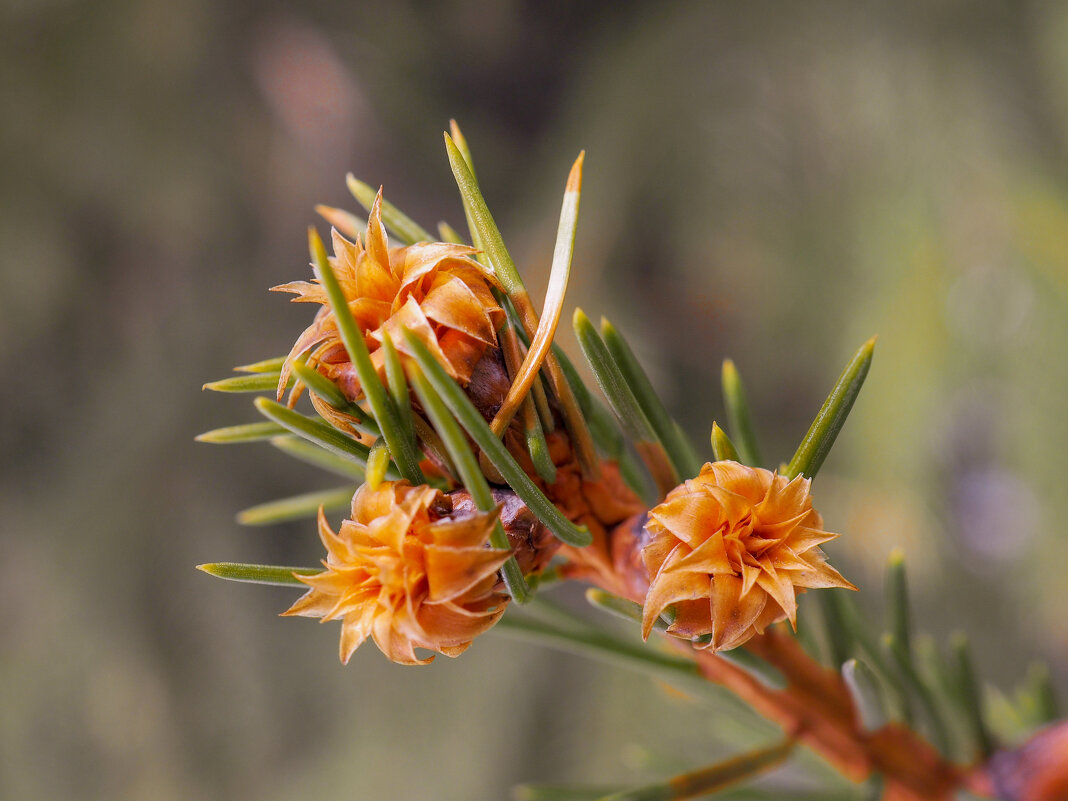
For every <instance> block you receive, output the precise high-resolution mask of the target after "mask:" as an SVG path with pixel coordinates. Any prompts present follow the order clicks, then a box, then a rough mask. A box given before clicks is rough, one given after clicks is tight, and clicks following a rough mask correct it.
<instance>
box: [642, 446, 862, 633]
mask: <svg viewBox="0 0 1068 801" xmlns="http://www.w3.org/2000/svg"><path fill="white" fill-rule="evenodd" d="M810 483H811V482H810V480H809V479H807V478H804V477H801V476H798V477H797V478H795V479H794V480H793V481H788V480H787V479H786V478H784V477H783V476H780V475H777V474H775V473H772V472H770V471H768V470H764V469H761V468H758V467H746V466H745V465H741V464H738V463H737V462H715V463H714V464H706V465H705V466H704V467H703V468H702V469H701V473H700V475H698V476H697V478H694V479H691V480H689V481H686V482H684V483H683V484H681V485H680V486H678V487H676V488H675V489H674V490H672V491H671V492H670V493H668V496H667V498H665V499H664V502H663V503H661V504H660V505H659V506H657V507H655V508H653V509H652V510H651V511H650V512H649V522H648V523H647V530H648V532H649V533H650V534H651V538H650V540H649V542H648V543H647V544H646V545H645V548H644V549H643V550H642V558H643V560H644V561H645V565H646V568H647V569H648V571H649V577H650V584H649V592H648V595H647V596H646V599H645V607H644V613H643V619H642V633H643V635H644V636H646V637H648V636H649V632H650V631H651V630H652V627H653V623H654V622H655V621H656V619H657V618H658V617H659V616H660V614H661V613H662V612H663V611H664V610H665V609H667V608H668V607H669V606H674V608H675V613H676V615H675V622H674V623H673V625H672V626H671V627H670V628H669V629H668V632H669V633H672V634H675V635H677V636H680V637H686V638H690V639H693V638H702V640H699V642H702V641H703V640H707V644H706V647H709V648H711V649H712V650H714V651H719V650H728V649H730V648H735V647H737V646H739V645H741V644H742V643H744V642H745V641H746V640H748V639H749V638H751V637H753V636H754V635H756V634H762V633H763V632H764V629H765V628H766V627H767V626H769V625H771V624H772V623H775V622H777V621H780V620H783V619H784V618H788V619H789V620H790V622H791V623H794V622H795V621H796V615H797V600H796V593H797V592H798V591H802V592H803V591H804V590H805V589H814V588H822V587H848V588H849V589H856V587H854V586H853V585H852V584H850V583H849V582H848V581H846V580H845V579H844V578H842V576H841V575H840V574H839V573H838V571H837V570H835V569H834V568H832V567H831V566H830V565H828V564H827V563H826V561H825V556H824V554H823V551H822V550H820V548H819V546H820V545H821V544H823V543H825V542H827V541H829V540H832V539H834V538H835V537H837V536H838V535H837V534H832V533H830V532H827V531H824V530H823V519H822V518H821V517H820V515H819V513H818V512H816V510H815V509H813V508H812V497H811V495H810V494H809V485H810Z"/></svg>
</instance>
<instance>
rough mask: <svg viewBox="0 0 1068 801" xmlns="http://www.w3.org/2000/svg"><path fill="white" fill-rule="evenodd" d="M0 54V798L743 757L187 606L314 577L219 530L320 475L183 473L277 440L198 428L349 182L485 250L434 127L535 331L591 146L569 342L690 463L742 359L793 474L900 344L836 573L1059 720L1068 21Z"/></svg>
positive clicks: (368, 17)
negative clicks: (627, 368) (501, 240)
mask: <svg viewBox="0 0 1068 801" xmlns="http://www.w3.org/2000/svg"><path fill="white" fill-rule="evenodd" d="M0 42H2V43H3V46H2V47H0V88H2V92H0V120H2V123H0V165H2V168H3V169H2V175H3V180H2V183H0V232H2V234H0V240H2V242H3V270H2V273H0V277H2V286H3V292H2V293H0V364H2V366H3V373H4V376H5V380H4V381H3V382H2V383H0V398H2V408H3V418H2V419H3V423H2V427H0V447H2V452H3V454H4V459H3V466H2V468H0V469H2V470H3V481H2V484H0V508H2V517H0V520H2V537H0V607H2V609H3V613H2V614H0V796H3V797H5V798H27V799H29V798H60V797H75V798H80V799H143V798H152V799H171V798H174V799H188V798H209V797H216V798H256V799H289V798H295V797H313V796H314V795H315V794H318V793H330V794H332V795H335V796H337V797H345V798H390V799H424V798H435V799H472V798H486V799H500V798H504V797H506V796H507V792H508V788H509V787H510V786H511V785H513V784H514V783H516V782H521V781H531V780H539V781H554V782H563V781H588V782H614V781H617V780H631V779H635V778H637V777H638V776H640V775H642V774H643V773H644V771H646V769H652V771H653V772H654V773H655V772H657V771H658V770H671V769H672V768H673V767H674V766H675V763H676V762H677V763H678V764H679V765H685V764H690V763H691V762H693V761H701V760H707V759H710V758H711V757H712V756H714V755H715V754H717V753H720V752H722V751H723V750H724V749H729V748H730V747H731V745H732V741H733V739H734V738H735V737H742V736H743V735H741V734H737V733H736V732H735V728H734V724H733V723H732V722H731V720H730V719H729V717H730V716H729V715H726V714H724V713H722V712H717V711H714V710H709V709H707V708H703V707H699V706H697V707H695V706H694V705H693V704H690V703H688V702H681V703H680V702H679V701H678V700H677V699H675V698H674V697H672V696H670V695H668V694H665V693H663V692H662V691H660V690H659V689H656V688H655V687H652V686H651V685H649V684H648V683H647V682H646V681H645V680H644V679H642V678H639V677H635V676H631V675H629V674H625V673H622V672H620V671H617V670H613V669H611V668H607V667H602V666H600V665H596V664H592V663H589V662H586V661H583V660H580V659H576V658H572V657H567V656H561V655H558V654H555V653H550V652H546V651H542V650H539V649H537V648H534V647H531V646H527V645H520V644H518V643H514V642H511V641H508V640H504V639H500V638H498V637H496V636H493V635H490V636H487V637H484V638H482V639H480V640H479V641H478V642H477V643H476V644H475V646H474V647H473V648H472V649H471V650H470V651H469V652H468V653H467V654H465V655H464V656H463V658H461V659H459V660H456V661H452V660H447V659H444V658H439V659H438V660H437V661H436V662H435V663H434V665H433V666H431V667H429V668H423V669H415V668H402V667H397V666H393V665H391V664H389V663H388V662H386V661H385V659H384V658H383V657H382V656H381V655H380V654H379V653H378V652H377V651H376V650H375V649H374V648H373V647H371V646H368V647H366V648H364V649H361V651H360V652H359V653H358V654H357V655H356V657H354V659H353V661H352V663H351V664H350V665H349V666H348V667H342V666H340V665H339V664H338V662H337V656H336V650H337V648H336V638H337V628H336V625H327V626H322V627H319V626H316V625H313V624H312V623H311V622H309V621H306V620H293V619H280V618H278V617H276V614H277V613H278V612H280V611H281V610H282V609H284V608H285V607H286V606H287V605H288V603H289V602H290V601H291V600H292V597H293V594H292V592H290V591H287V590H283V589H271V588H255V587H241V586H239V585H235V584H231V583H225V582H220V581H216V580H213V579H210V578H209V577H207V576H205V575H203V574H201V573H198V572H196V571H194V570H193V565H195V564H197V563H200V562H204V561H213V560H228V559H229V560H238V561H252V562H257V561H264V562H277V563H282V564H286V563H306V564H314V562H315V560H317V559H318V558H319V545H318V542H317V540H316V537H315V533H314V530H313V526H312V525H311V524H303V525H298V524H293V525H287V526H281V527H278V528H275V529H270V530H263V529H242V528H240V527H239V526H237V525H236V524H235V523H234V522H233V514H234V512H235V511H236V510H238V509H241V508H244V507H246V506H249V505H251V504H254V503H257V502H259V501H263V500H267V499H269V498H272V497H277V496H281V495H287V494H292V493H295V492H299V491H304V490H308V489H314V488H317V487H321V486H331V481H332V479H329V478H326V479H324V478H321V477H320V476H319V475H317V474H316V473H315V472H314V471H312V470H311V469H310V468H303V467H300V466H298V465H295V464H294V463H292V462H289V461H288V460H286V459H285V458H284V457H282V456H281V454H278V453H275V452H273V451H271V449H269V448H266V447H265V446H247V447H246V448H232V449H226V448H215V447H212V446H206V445H198V444H196V443H194V442H193V440H192V438H193V436H194V435H195V434H196V433H198V432H200V431H202V430H205V429H208V428H212V427H215V426H219V425H225V424H228V423H235V422H244V421H250V420H252V419H253V418H254V416H255V415H254V412H253V410H252V409H251V407H250V406H249V405H248V404H247V399H246V398H235V397H233V396H218V395H211V394H207V393H201V392H200V391H199V387H200V385H201V384H202V383H204V382H205V381H208V380H212V379H215V378H219V377H222V376H224V375H226V374H227V373H228V371H229V369H230V367H231V366H232V365H234V364H240V363H244V362H248V361H253V360H256V359H259V358H263V357H267V356H272V355H276V354H279V353H282V352H284V351H286V350H287V349H288V346H289V343H290V342H291V340H292V339H293V338H294V336H295V335H296V333H297V332H299V331H300V330H301V329H302V328H303V327H304V325H305V324H306V323H307V320H308V317H309V312H308V310H307V308H304V307H299V306H291V305H289V304H288V303H286V302H285V299H284V298H282V297H280V296H278V295H271V294H269V293H267V292H266V289H267V287H269V286H272V285H274V284H278V283H282V282H284V281H288V280H293V279H296V278H304V277H306V276H308V275H309V269H308V267H307V259H306V252H305V234H304V230H305V226H306V225H307V224H308V223H310V222H313V221H314V218H313V213H312V206H313V204H314V203H317V202H325V203H329V204H332V205H343V206H346V207H349V208H355V206H356V204H355V203H354V202H353V201H352V200H351V199H350V198H348V197H347V193H346V191H345V187H344V180H343V179H344V174H345V172H346V171H348V170H352V171H353V172H355V173H356V174H357V175H358V176H360V177H361V178H363V179H365V180H367V181H368V182H371V183H373V184H375V185H377V184H379V183H382V184H384V185H385V189H386V193H387V197H389V198H391V199H392V200H393V201H394V202H395V203H397V204H398V205H400V206H401V207H402V208H404V209H405V210H407V211H408V212H409V213H410V214H411V215H412V216H413V217H415V218H416V219H419V220H421V221H423V222H424V223H425V224H432V223H433V222H435V221H436V220H438V219H442V218H444V219H448V220H450V221H452V222H453V223H454V224H457V223H460V222H462V214H461V211H460V204H459V200H458V196H457V194H456V191H455V186H454V184H453V180H452V177H451V175H450V173H449V170H448V165H447V162H446V159H445V154H444V149H443V147H442V141H441V137H440V131H441V130H442V129H443V128H445V127H446V126H447V123H448V119H449V117H456V118H457V119H458V120H459V121H460V123H461V125H462V126H463V128H464V131H465V133H466V135H467V137H468V139H469V141H470V142H471V145H472V147H473V149H474V152H475V157H476V160H477V165H478V168H479V174H480V177H481V179H482V183H483V187H484V189H485V192H486V195H487V197H488V199H489V201H490V205H491V207H492V208H493V209H494V210H495V212H496V214H497V217H498V220H499V222H500V223H501V227H502V229H503V231H504V233H505V236H506V238H507V239H508V241H509V243H510V246H511V248H512V250H513V253H514V254H515V255H516V257H517V261H519V263H520V265H521V269H523V271H524V272H525V274H526V275H527V276H528V278H529V279H530V283H531V284H532V286H533V287H534V288H535V294H536V296H538V297H540V288H541V287H543V286H544V280H545V272H546V269H547V266H548V263H549V261H550V258H551V253H552V245H553V239H554V235H555V225H556V216H557V214H558V211H559V194H560V192H561V191H562V188H563V184H564V179H565V177H566V174H567V169H568V167H569V166H570V164H571V161H572V160H573V158H574V157H575V155H576V153H577V152H578V150H579V149H581V148H585V149H586V150H587V152H588V155H587V160H586V180H585V185H584V190H585V191H584V196H583V203H582V221H581V224H580V227H579V239H578V245H577V250H576V256H575V258H576V261H575V269H574V272H573V281H572V287H571V290H570V299H571V302H572V304H574V305H580V306H582V307H583V308H584V309H585V310H586V311H587V313H589V314H590V315H591V316H592V317H594V318H595V319H596V317H597V316H599V315H600V314H606V315H608V316H609V317H610V318H612V320H613V322H615V323H617V324H618V325H619V326H620V327H621V328H623V330H625V331H626V332H627V334H628V336H629V337H630V339H631V341H632V343H633V344H634V345H635V347H636V349H637V350H638V352H639V355H640V356H641V358H642V359H643V361H644V363H645V365H646V366H647V368H648V370H649V372H650V373H651V374H652V376H653V378H654V380H655V382H656V384H657V386H658V387H659V388H660V389H661V390H662V392H663V394H664V396H665V397H666V398H667V399H668V401H669V405H670V406H671V408H672V409H673V411H675V412H676V413H677V415H678V416H679V418H680V419H681V420H682V421H683V422H684V423H685V425H686V427H687V428H688V430H689V431H690V432H691V433H692V434H693V435H694V437H695V438H696V439H697V440H699V441H700V442H701V443H702V444H704V443H706V442H707V435H708V431H709V427H710V424H711V422H712V420H713V419H715V418H719V419H721V420H722V418H723V411H722V406H721V402H720V399H719V395H718V370H719V366H720V363H721V360H722V359H723V358H724V357H725V356H731V357H733V358H734V359H735V361H736V363H737V364H738V366H739V368H740V370H741V371H742V374H743V377H744V378H745V379H746V381H747V385H748V390H749V395H750V398H751V400H752V402H753V404H754V407H755V411H756V416H757V419H758V422H759V425H760V427H761V433H762V436H763V446H764V451H765V453H766V454H770V455H771V456H772V458H775V459H780V458H787V457H788V456H789V454H790V453H791V452H792V449H793V446H794V444H795V443H796V441H797V440H798V439H799V438H800V436H801V435H802V433H803V432H804V430H805V428H806V427H807V425H808V422H809V420H810V419H811V417H812V415H813V414H814V413H815V411H816V410H817V408H818V407H819V404H820V402H821V401H822V398H823V395H824V394H825V392H826V391H827V389H828V388H829V386H830V385H831V383H832V382H833V380H834V378H835V377H836V376H837V374H838V371H839V369H840V367H841V365H842V364H843V363H844V362H845V360H846V358H847V357H848V355H849V354H850V353H851V352H852V351H853V350H854V349H855V348H856V347H857V346H858V345H859V344H860V343H861V342H862V341H863V340H864V339H866V338H867V337H869V336H871V335H872V334H875V333H878V334H879V337H880V338H879V344H878V347H877V350H876V357H875V363H874V367H873V370H872V373H871V376H870V378H869V381H868V384H867V386H866V388H865V391H864V393H863V394H862V395H861V398H860V400H859V402H858V404H857V407H856V409H855V412H854V416H853V418H852V419H851V422H850V423H849V425H848V427H847V428H846V430H845V433H844V434H843V436H842V437H841V438H840V440H839V445H838V446H837V448H836V451H835V453H834V454H833V455H832V457H831V458H830V460H829V461H828V462H827V464H826V466H825V468H824V472H823V473H822V474H821V477H820V479H819V481H818V482H817V484H816V497H817V502H818V503H819V505H820V506H821V508H822V509H823V511H824V514H825V517H826V518H827V522H828V527H829V528H831V529H833V530H836V531H841V532H844V534H845V536H843V537H842V538H841V539H840V540H839V541H837V542H836V543H834V544H833V545H832V546H830V547H829V549H828V550H829V551H831V554H832V558H833V559H834V560H835V561H836V563H841V566H843V568H844V569H843V572H845V573H846V575H848V576H849V577H851V578H852V579H853V580H854V582H855V583H857V584H858V585H860V586H861V587H862V594H861V600H862V602H863V603H864V604H865V605H867V606H868V607H869V608H871V609H872V610H878V609H879V608H880V605H881V600H880V599H881V589H880V587H881V584H880V579H879V576H880V573H881V570H882V565H883V564H884V562H885V557H886V554H887V553H888V551H889V550H890V548H891V547H892V546H893V545H895V544H900V545H902V546H903V547H904V548H905V550H906V552H907V554H908V558H909V563H910V565H911V567H912V571H913V572H912V578H913V585H914V588H915V591H916V592H915V595H916V597H915V603H916V612H917V617H918V619H919V621H920V622H921V625H922V627H924V628H925V629H927V630H928V631H930V632H932V633H934V634H938V635H943V634H945V633H947V632H948V631H950V630H952V629H955V628H962V629H964V630H966V631H967V632H968V633H969V634H970V635H971V637H972V639H973V641H974V644H975V649H976V652H977V656H978V659H979V661H980V663H981V664H982V665H983V666H984V668H985V671H986V674H987V676H988V677H989V678H990V679H991V680H992V681H994V682H995V683H997V684H998V685H999V686H1001V687H1002V688H1006V689H1007V688H1009V687H1011V685H1013V684H1014V683H1016V682H1017V681H1019V680H1020V679H1021V678H1022V677H1023V675H1024V673H1025V671H1026V668H1027V665H1028V663H1029V662H1030V661H1031V660H1032V659H1034V658H1044V659H1047V660H1049V662H1050V664H1051V666H1052V669H1053V673H1054V676H1055V679H1056V680H1057V682H1058V683H1059V686H1060V688H1061V691H1062V696H1063V695H1066V694H1068V693H1066V692H1065V691H1066V690H1068V675H1066V671H1068V616H1066V615H1065V611H1066V610H1068V581H1066V580H1065V577H1066V575H1068V525H1066V524H1065V523H1064V520H1065V518H1066V517H1068V492H1066V491H1065V489H1064V475H1065V474H1066V472H1068V470H1066V468H1068V457H1066V455H1065V454H1066V450H1068V415H1066V413H1065V412H1066V411H1068V405H1066V403H1065V400H1064V392H1065V390H1066V388H1068V358H1066V353H1068V348H1066V342H1068V313H1066V312H1068V163H1066V159H1065V157H1066V154H1068V6H1066V5H1065V4H1063V3H1057V2H1021V3H1008V2H1005V3H967V2H958V1H956V0H940V1H939V2H924V3H901V4H890V3H852V2H845V0H840V1H837V2H835V1H833V0H828V1H827V2H815V3H807V4H784V3H772V2H756V3H685V2H664V3H656V4H651V3H636V2H610V1H609V0H603V1H602V2H588V3H581V4H565V3H553V2H546V3H537V2H517V1H516V0H496V1H495V2H475V1H473V0H472V1H468V2H464V1H463V0H450V1H449V2H441V3H434V4H431V3H420V2H415V1H414V0H398V1H396V2H391V3H388V4H387V3H369V2H348V3H341V2H336V1H335V0H313V2H309V3H293V2H288V3H287V2H275V3H271V4H257V3H247V2H246V3H241V2H207V0H167V2H163V1H162V0H141V1H140V2H132V1H130V0H98V2H93V3H89V2H84V0H81V1H79V0H7V2H5V3H4V4H3V5H2V6H0ZM562 339H563V341H564V343H565V345H566V347H567V348H568V349H569V350H570V351H571V352H572V353H574V352H575V348H574V342H573V340H572V338H571V335H570V333H569V332H567V333H564V335H563V337H562ZM506 721H513V722H515V723H516V724H518V725H517V727H516V728H517V729H518V730H519V731H521V732H522V734H521V735H519V736H517V735H514V734H511V733H509V734H507V735H505V734H504V727H505V722H506ZM643 749H644V750H643Z"/></svg>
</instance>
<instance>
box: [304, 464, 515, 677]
mask: <svg viewBox="0 0 1068 801" xmlns="http://www.w3.org/2000/svg"><path fill="white" fill-rule="evenodd" d="M495 521H496V514H495V513H477V512H476V513H472V512H459V513H456V514H452V504H451V502H450V501H449V499H448V498H447V497H446V496H445V495H443V494H442V493H441V492H440V491H438V490H436V489H434V488H433V487H428V486H425V485H423V486H418V487H413V486H411V485H410V484H408V483H407V482H406V481H397V482H383V483H382V484H380V485H379V487H378V488H377V489H375V490H371V489H368V488H367V486H366V485H365V486H363V487H361V488H360V489H359V490H358V491H357V492H356V495H355V496H354V497H353V499H352V518H351V519H349V520H345V521H344V522H343V523H342V524H341V528H340V530H339V531H338V532H337V533H336V534H335V533H334V532H333V531H332V530H331V529H330V525H329V524H328V523H327V521H326V518H325V517H324V516H323V514H322V512H320V514H319V536H320V537H321V538H322V541H323V544H324V545H325V546H326V550H327V558H326V559H325V560H323V565H324V566H325V567H326V570H325V571H324V572H322V573H319V574H317V575H314V576H298V577H297V578H299V579H300V580H301V581H302V582H304V583H305V584H307V585H308V586H309V587H311V589H310V590H309V591H308V592H307V593H305V594H304V595H303V596H301V598H300V599H299V600H297V602H296V603H295V604H293V606H292V607H290V608H289V609H288V610H286V611H285V612H284V613H283V614H285V615H303V616H305V617H321V618H322V619H323V620H324V621H326V620H338V619H340V620H341V661H342V662H345V663H347V662H348V660H349V657H350V656H352V653H353V651H355V650H356V649H357V648H358V647H359V646H360V645H361V644H362V643H363V642H364V641H365V640H366V639H367V638H368V637H371V638H372V639H374V641H375V644H376V645H377V646H378V647H379V649H380V650H381V651H382V653H384V654H385V655H386V656H387V657H389V658H390V659H391V660H392V661H394V662H398V663H400V664H405V665H422V664H427V663H428V662H430V661H431V660H432V659H433V658H434V657H432V656H431V657H428V658H427V659H419V658H418V657H417V656H416V655H415V651H414V649H415V648H425V649H427V650H430V651H437V652H438V653H441V654H444V655H446V656H458V655H459V654H460V653H461V652H463V651H464V650H465V649H466V648H467V647H468V646H469V645H470V644H471V641H472V640H473V639H474V638H475V637H477V636H478V635H479V634H481V633H482V632H484V631H486V630H488V629H489V628H491V627H492V626H493V624H494V623H496V622H497V620H498V619H499V618H500V616H501V615H502V614H504V610H505V607H506V606H507V604H508V600H509V598H508V596H507V595H505V594H503V593H500V592H496V591H495V590H494V586H495V585H496V584H497V570H498V568H500V566H501V565H503V564H504V562H505V560H506V559H507V558H508V556H509V554H510V551H507V550H498V549H492V548H490V547H489V545H488V543H489V537H490V532H491V530H492V529H493V525H494V523H495Z"/></svg>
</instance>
